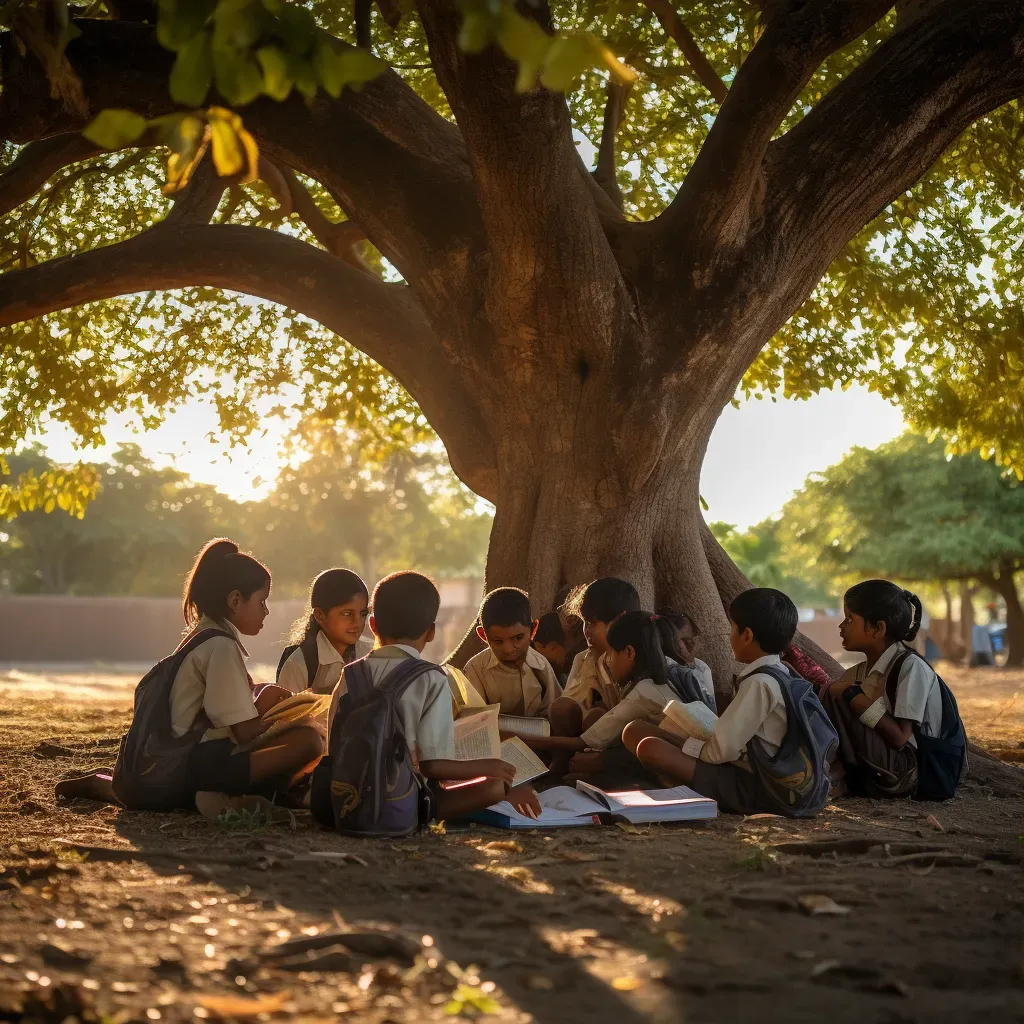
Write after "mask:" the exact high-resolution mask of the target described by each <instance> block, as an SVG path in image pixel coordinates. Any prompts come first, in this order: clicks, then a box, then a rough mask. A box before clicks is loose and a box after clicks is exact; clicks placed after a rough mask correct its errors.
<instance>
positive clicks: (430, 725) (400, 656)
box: [328, 644, 455, 767]
mask: <svg viewBox="0 0 1024 1024" xmlns="http://www.w3.org/2000/svg"><path fill="white" fill-rule="evenodd" d="M419 657H421V655H420V653H419V651H417V650H416V648H415V647H409V646H406V645H405V644H391V645H389V646H387V647H378V648H377V650H375V651H372V652H371V653H370V654H369V655H367V657H366V662H365V663H366V665H367V667H368V668H369V669H370V675H371V676H372V677H373V683H374V686H380V684H381V683H382V682H383V681H384V678H385V676H387V674H388V673H389V672H390V671H391V669H392V668H394V667H395V665H397V664H399V663H400V662H402V661H405V660H406V659H407V658H419ZM341 696H342V687H340V686H339V687H337V688H335V691H334V700H332V701H331V711H330V716H329V718H328V721H329V722H333V721H334V715H335V712H336V711H337V710H338V702H339V701H340V700H341ZM397 710H398V724H399V727H400V728H401V730H402V736H403V738H404V739H405V742H406V745H407V746H408V748H409V753H410V754H411V755H412V759H413V763H414V764H415V765H416V766H417V767H419V764H420V762H421V761H435V760H440V759H443V760H449V759H452V758H454V757H455V720H454V718H453V717H452V700H451V690H450V689H449V687H448V677H447V676H446V675H445V673H444V671H443V670H442V669H441V668H440V667H439V666H435V667H434V668H432V669H431V670H430V671H429V672H427V673H425V674H424V675H421V676H420V677H419V678H418V679H416V681H415V682H413V683H412V684H411V685H410V686H408V687H407V688H406V690H405V692H404V693H403V694H402V696H401V697H399V698H398V705H397Z"/></svg>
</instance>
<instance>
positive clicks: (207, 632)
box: [171, 627, 235, 665]
mask: <svg viewBox="0 0 1024 1024" xmlns="http://www.w3.org/2000/svg"><path fill="white" fill-rule="evenodd" d="M215 636H226V637H227V638H228V639H229V640H234V639H235V638H234V637H233V636H232V635H231V634H230V633H228V632H227V631H225V630H223V629H213V628H212V627H211V628H209V629H201V630H200V631H199V632H198V633H196V635H195V636H190V637H188V639H186V640H182V642H181V643H180V644H179V645H178V646H177V648H176V649H175V651H174V654H173V655H171V657H173V658H176V659H177V660H178V664H179V665H180V664H181V662H183V661H184V660H185V659H186V658H187V657H188V656H189V655H190V654H191V653H192V652H193V651H194V650H195V649H196V648H197V647H198V646H199V645H200V644H205V643H206V641H207V640H212V639H213V638H214V637H215Z"/></svg>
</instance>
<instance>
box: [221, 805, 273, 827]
mask: <svg viewBox="0 0 1024 1024" xmlns="http://www.w3.org/2000/svg"><path fill="white" fill-rule="evenodd" d="M214 822H215V823H216V824H217V825H219V826H220V827H221V828H223V829H225V830H226V831H228V832H266V831H267V829H268V828H270V826H271V825H273V824H274V812H273V809H269V810H264V809H263V808H261V807H257V808H256V809H255V810H252V811H250V810H246V809H244V808H243V809H242V810H238V811H236V810H227V811H224V812H223V813H222V814H219V815H217V817H216V818H215V819H214Z"/></svg>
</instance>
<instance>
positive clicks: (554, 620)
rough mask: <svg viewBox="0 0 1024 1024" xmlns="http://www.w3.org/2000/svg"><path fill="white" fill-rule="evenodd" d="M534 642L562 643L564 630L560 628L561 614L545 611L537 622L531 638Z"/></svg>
mask: <svg viewBox="0 0 1024 1024" xmlns="http://www.w3.org/2000/svg"><path fill="white" fill-rule="evenodd" d="M533 642H534V643H535V644H564V643H565V630H564V629H563V628H562V616H561V615H559V614H558V612H545V613H544V614H543V615H542V616H541V617H540V619H539V620H538V623H537V634H536V636H534V638H533Z"/></svg>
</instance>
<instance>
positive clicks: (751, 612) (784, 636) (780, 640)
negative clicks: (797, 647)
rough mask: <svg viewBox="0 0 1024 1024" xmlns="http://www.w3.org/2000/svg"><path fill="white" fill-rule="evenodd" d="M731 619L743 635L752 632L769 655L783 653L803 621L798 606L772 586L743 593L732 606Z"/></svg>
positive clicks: (730, 609) (730, 608)
mask: <svg viewBox="0 0 1024 1024" xmlns="http://www.w3.org/2000/svg"><path fill="white" fill-rule="evenodd" d="M729 618H730V619H732V621H733V622H735V623H736V628H737V629H738V630H739V631H740V632H741V633H742V632H743V630H745V629H749V630H750V632H751V633H753V634H754V639H755V640H756V641H757V643H758V646H759V647H760V648H761V650H762V651H764V652H765V653H766V654H781V653H782V652H783V651H784V650H785V649H786V647H788V646H789V643H790V641H791V640H792V639H793V637H794V636H795V635H796V626H797V623H798V622H799V621H800V615H799V613H798V612H797V610H796V605H795V604H793V602H792V601H791V600H790V599H789V598H788V597H786V595H785V594H784V593H783V592H782V591H781V590H773V589H772V588H771V587H754V588H753V589H752V590H744V591H743V593H742V594H740V595H739V596H738V597H736V598H734V599H733V602H732V604H731V605H729Z"/></svg>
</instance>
